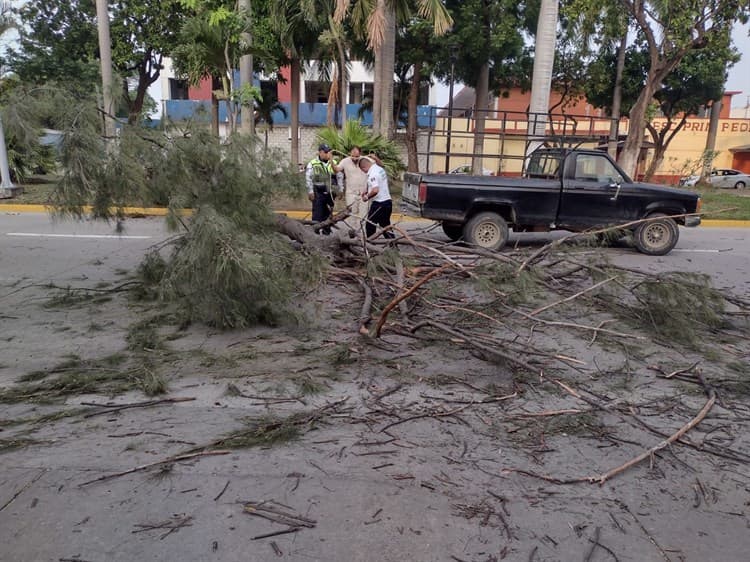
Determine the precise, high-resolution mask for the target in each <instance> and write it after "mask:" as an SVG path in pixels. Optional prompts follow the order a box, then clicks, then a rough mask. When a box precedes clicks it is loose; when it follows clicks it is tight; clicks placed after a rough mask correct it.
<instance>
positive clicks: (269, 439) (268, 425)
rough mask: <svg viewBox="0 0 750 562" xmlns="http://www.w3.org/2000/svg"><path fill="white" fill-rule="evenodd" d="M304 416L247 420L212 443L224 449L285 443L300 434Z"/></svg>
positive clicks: (302, 414)
mask: <svg viewBox="0 0 750 562" xmlns="http://www.w3.org/2000/svg"><path fill="white" fill-rule="evenodd" d="M306 417H307V414H306V413H300V414H292V415H291V416H289V417H286V418H277V417H273V416H268V417H263V418H258V419H253V420H248V422H247V426H246V427H245V428H243V429H241V430H239V431H235V432H232V433H229V434H227V435H226V436H225V437H223V438H221V439H219V440H218V441H216V442H215V443H214V444H213V445H214V446H215V447H221V448H225V449H248V448H250V447H258V446H271V445H276V444H279V443H286V442H288V441H292V440H293V439H297V438H299V436H300V435H302V426H303V425H305V423H306V422H305V421H304V420H305V418H306Z"/></svg>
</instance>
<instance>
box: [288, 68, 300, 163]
mask: <svg viewBox="0 0 750 562" xmlns="http://www.w3.org/2000/svg"><path fill="white" fill-rule="evenodd" d="M301 75H302V71H301V62H300V60H299V58H297V57H296V56H294V57H292V61H291V64H290V72H289V80H290V81H291V84H290V86H291V90H292V92H291V93H292V104H291V105H292V107H291V118H290V127H291V131H292V148H291V153H292V154H291V156H292V166H295V167H296V166H297V165H299V163H300V159H299V104H300V84H299V81H300V77H301Z"/></svg>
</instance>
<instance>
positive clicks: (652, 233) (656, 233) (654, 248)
mask: <svg viewBox="0 0 750 562" xmlns="http://www.w3.org/2000/svg"><path fill="white" fill-rule="evenodd" d="M648 218H649V219H652V220H649V221H648V222H644V223H643V224H641V225H640V226H638V228H636V229H635V233H634V237H635V247H636V248H637V249H638V251H639V252H641V253H642V254H646V255H649V256H663V255H665V254H668V253H669V252H671V251H672V248H674V247H675V245H677V240H678V239H679V238H680V231H679V228H678V227H677V223H676V222H675V221H674V219H671V218H669V217H667V216H666V215H664V214H663V213H654V214H653V215H649V217H648Z"/></svg>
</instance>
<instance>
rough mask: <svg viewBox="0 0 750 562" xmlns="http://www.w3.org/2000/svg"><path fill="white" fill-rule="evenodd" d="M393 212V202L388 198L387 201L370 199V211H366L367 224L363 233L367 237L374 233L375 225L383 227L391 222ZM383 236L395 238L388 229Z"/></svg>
mask: <svg viewBox="0 0 750 562" xmlns="http://www.w3.org/2000/svg"><path fill="white" fill-rule="evenodd" d="M392 212H393V202H392V201H391V200H390V199H389V200H388V201H380V202H379V201H372V202H371V203H370V212H369V213H367V226H365V233H366V234H367V237H368V238H369V237H370V236H372V235H373V234H375V230H376V226H375V225H378V226H379V227H381V228H385V227H386V226H389V225H390V224H391V213H392ZM383 237H384V238H395V236H394V234H393V232H392V231H390V230H389V231H388V232H386V233H385V234H383Z"/></svg>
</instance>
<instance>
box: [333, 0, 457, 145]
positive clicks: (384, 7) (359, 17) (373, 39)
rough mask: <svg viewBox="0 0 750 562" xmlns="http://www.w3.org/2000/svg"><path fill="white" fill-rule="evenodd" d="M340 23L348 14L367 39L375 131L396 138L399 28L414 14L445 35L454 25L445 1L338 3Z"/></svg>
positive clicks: (351, 0) (346, 0) (359, 0)
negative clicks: (371, 57)
mask: <svg viewBox="0 0 750 562" xmlns="http://www.w3.org/2000/svg"><path fill="white" fill-rule="evenodd" d="M336 2H337V7H336V19H337V20H338V21H341V20H342V19H343V18H344V17H346V15H347V14H348V13H351V17H352V20H353V23H354V27H355V28H356V29H358V30H359V32H360V33H361V34H363V35H364V36H365V37H366V38H367V43H368V46H369V48H370V50H371V51H372V52H373V54H374V55H375V72H374V75H375V86H374V91H373V110H372V111H373V128H374V129H375V131H376V132H378V133H381V134H383V135H384V136H386V137H389V138H390V136H391V135H392V134H393V128H394V121H393V99H394V96H393V87H394V74H395V68H396V26H397V22H399V21H401V22H406V21H408V19H409V18H410V17H411V15H412V14H413V13H416V14H418V15H419V16H420V17H422V18H423V19H425V20H426V21H428V22H430V24H431V25H432V26H433V29H434V33H435V35H443V34H445V33H446V32H447V31H448V30H449V29H450V26H451V24H452V18H451V15H450V13H449V11H448V9H447V8H446V5H445V2H443V1H442V0H413V2H409V0H336Z"/></svg>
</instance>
